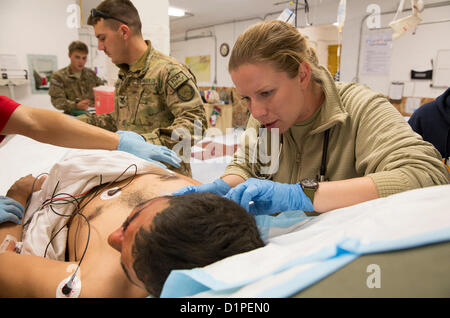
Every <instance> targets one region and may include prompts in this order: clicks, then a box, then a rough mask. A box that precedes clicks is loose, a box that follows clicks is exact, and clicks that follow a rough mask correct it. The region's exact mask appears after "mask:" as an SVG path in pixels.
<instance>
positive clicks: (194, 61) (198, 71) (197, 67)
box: [186, 55, 211, 83]
mask: <svg viewBox="0 0 450 318" xmlns="http://www.w3.org/2000/svg"><path fill="white" fill-rule="evenodd" d="M186 65H187V66H188V67H189V68H190V70H191V72H192V73H194V75H195V77H196V78H197V83H198V82H210V81H211V55H202V56H189V57H186Z"/></svg>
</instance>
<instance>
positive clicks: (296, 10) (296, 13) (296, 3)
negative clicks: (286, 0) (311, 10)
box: [295, 0, 298, 27]
mask: <svg viewBox="0 0 450 318" xmlns="http://www.w3.org/2000/svg"><path fill="white" fill-rule="evenodd" d="M297 16H298V0H296V1H295V27H297Z"/></svg>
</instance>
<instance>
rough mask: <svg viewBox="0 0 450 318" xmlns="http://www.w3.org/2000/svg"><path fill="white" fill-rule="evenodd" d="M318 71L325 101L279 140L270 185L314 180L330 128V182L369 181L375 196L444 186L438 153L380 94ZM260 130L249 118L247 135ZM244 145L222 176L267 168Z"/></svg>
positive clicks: (255, 173)
mask: <svg viewBox="0 0 450 318" xmlns="http://www.w3.org/2000/svg"><path fill="white" fill-rule="evenodd" d="M321 70H322V72H321V73H322V74H321V76H320V79H321V81H322V84H323V85H322V86H323V89H324V92H325V96H326V100H325V102H324V103H323V104H322V105H321V107H320V108H319V110H318V111H317V112H316V113H315V114H314V115H313V116H312V118H310V119H309V120H307V121H306V122H303V123H299V124H296V125H294V126H293V127H291V128H290V129H289V130H288V131H286V132H285V133H284V134H283V135H282V136H281V138H282V140H283V146H282V149H281V154H280V163H279V167H278V171H277V172H276V173H274V174H273V178H272V180H273V181H277V182H282V183H291V184H293V183H297V182H299V181H300V180H302V179H304V178H312V179H316V176H317V175H318V174H319V170H320V165H321V158H322V149H323V140H324V131H325V130H327V129H330V137H329V145H328V154H327V161H326V176H325V177H326V178H327V179H328V180H329V181H335V180H344V179H350V178H355V177H362V176H369V177H370V178H372V179H373V181H374V182H375V184H376V187H377V189H378V194H379V196H380V197H385V196H388V195H391V194H394V193H397V192H402V191H406V190H410V189H415V188H420V187H427V186H432V185H439V184H447V183H448V177H449V173H448V171H447V169H446V168H445V167H444V165H443V163H442V161H441V159H440V154H439V152H438V151H437V150H436V149H435V148H434V147H433V146H432V145H431V144H430V143H428V142H425V141H423V140H422V138H421V137H420V136H419V135H418V134H416V133H414V132H413V130H412V129H411V127H410V126H409V125H408V123H407V122H406V121H405V119H404V118H403V117H402V115H401V114H400V113H399V112H398V111H397V110H396V109H395V108H394V106H392V104H390V103H389V101H388V100H387V99H386V97H385V96H384V95H382V94H378V93H375V92H373V91H372V90H370V89H369V88H367V87H366V86H364V85H361V84H355V83H335V82H334V81H333V79H332V77H331V75H330V73H329V72H328V71H327V70H326V69H325V68H323V67H321ZM259 127H260V123H259V122H258V121H257V120H256V119H254V118H253V117H251V118H250V119H249V122H248V125H247V130H246V132H247V131H248V130H249V129H251V128H255V129H258V128H259ZM250 135H251V134H250ZM281 138H280V139H281ZM247 141H248V142H241V145H240V146H239V148H238V150H237V152H236V153H235V156H234V159H233V161H232V162H231V163H230V164H229V165H228V167H227V168H226V170H225V173H224V175H223V176H225V175H233V174H234V175H239V176H241V177H242V178H244V179H248V178H250V177H257V176H262V174H261V171H260V170H261V167H266V166H267V165H261V164H259V163H258V162H256V163H255V160H253V159H251V158H253V157H249V153H250V152H249V151H250V149H253V148H254V140H252V139H251V138H250V139H248V140H247ZM269 145H270V143H269ZM277 147H278V145H277ZM268 149H269V150H268V151H270V150H272V149H271V147H269V148H268ZM272 158H277V157H276V156H273V157H272ZM250 162H253V164H252V163H250Z"/></svg>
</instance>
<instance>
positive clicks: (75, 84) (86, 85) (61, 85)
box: [48, 66, 104, 115]
mask: <svg viewBox="0 0 450 318" xmlns="http://www.w3.org/2000/svg"><path fill="white" fill-rule="evenodd" d="M103 83H104V81H103V80H102V79H100V78H99V77H98V76H97V75H96V74H95V72H94V71H92V70H90V69H88V68H83V70H82V71H81V76H80V77H79V78H78V77H77V76H76V75H75V74H74V73H73V71H72V70H71V68H70V66H67V67H65V68H63V69H60V70H58V71H56V72H55V73H53V74H52V78H51V80H50V89H49V91H48V94H49V95H50V97H51V101H52V104H53V106H55V108H57V109H60V110H63V111H64V113H66V114H70V115H79V114H80V113H84V112H83V111H82V110H79V109H77V103H78V102H80V101H81V100H83V99H89V100H90V102H89V105H90V106H94V90H93V88H94V87H96V86H99V85H103Z"/></svg>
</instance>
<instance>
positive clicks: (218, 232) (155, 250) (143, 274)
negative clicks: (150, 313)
mask: <svg viewBox="0 0 450 318" xmlns="http://www.w3.org/2000/svg"><path fill="white" fill-rule="evenodd" d="M169 204H170V205H169V207H167V208H166V209H165V210H163V211H162V212H160V213H158V214H157V215H156V216H155V217H154V219H153V223H152V225H151V226H150V229H149V230H146V229H144V227H141V228H140V229H139V231H138V232H137V233H136V236H135V241H134V245H133V249H132V253H133V257H134V258H135V261H134V264H133V268H134V271H135V272H136V275H137V277H138V278H139V280H140V281H142V282H143V283H144V284H145V288H146V289H147V291H148V292H149V293H150V294H151V295H152V296H154V297H159V296H160V294H161V290H162V288H163V285H164V282H165V281H166V279H167V277H168V276H169V273H170V271H171V270H174V269H192V268H195V267H203V266H206V265H209V264H212V263H214V262H216V261H219V260H221V259H223V258H226V257H229V256H232V255H235V254H239V253H244V252H248V251H251V250H253V249H256V248H259V247H262V246H264V243H263V241H262V239H261V237H260V234H259V231H258V228H257V226H256V223H255V220H254V218H253V216H252V215H251V214H249V213H248V212H247V211H246V210H245V209H243V208H242V207H241V206H240V205H239V204H237V203H235V202H234V201H231V200H228V199H225V198H223V197H220V196H218V195H215V194H212V193H190V194H186V195H181V196H173V197H169Z"/></svg>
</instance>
